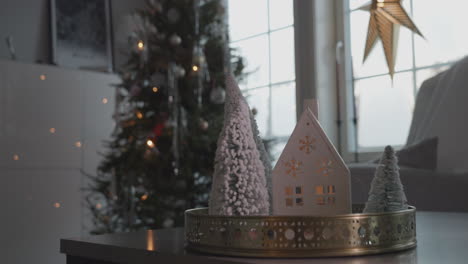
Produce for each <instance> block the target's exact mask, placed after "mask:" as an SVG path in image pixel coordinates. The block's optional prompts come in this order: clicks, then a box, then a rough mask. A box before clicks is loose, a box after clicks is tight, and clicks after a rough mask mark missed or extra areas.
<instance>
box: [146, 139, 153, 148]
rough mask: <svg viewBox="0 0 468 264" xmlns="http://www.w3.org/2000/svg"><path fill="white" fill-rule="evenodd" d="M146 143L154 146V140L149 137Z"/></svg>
mask: <svg viewBox="0 0 468 264" xmlns="http://www.w3.org/2000/svg"><path fill="white" fill-rule="evenodd" d="M146 145H148V147H150V148H154V142H153V141H152V140H151V139H148V140H147V141H146Z"/></svg>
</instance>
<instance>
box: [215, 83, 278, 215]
mask: <svg viewBox="0 0 468 264" xmlns="http://www.w3.org/2000/svg"><path fill="white" fill-rule="evenodd" d="M226 83H227V85H226V89H227V101H226V105H225V117H224V126H223V129H222V131H221V134H220V136H219V140H218V148H217V150H216V159H215V171H214V175H213V186H212V190H211V194H210V208H209V211H210V214H213V215H268V214H269V213H270V196H269V191H268V189H269V188H268V186H267V177H268V178H269V177H270V175H269V174H266V173H269V171H270V170H271V169H270V165H269V164H268V163H269V162H268V155H267V154H266V151H265V147H264V146H263V142H262V141H261V140H260V137H259V136H258V129H257V128H256V127H257V125H256V122H255V119H253V117H252V115H251V111H250V109H249V106H248V104H247V102H246V100H245V98H244V97H243V96H242V93H241V91H240V89H239V87H238V86H237V84H236V82H235V81H234V79H233V78H232V77H231V76H228V77H227V82H226ZM262 158H263V160H262ZM264 161H265V163H264ZM265 164H267V165H265Z"/></svg>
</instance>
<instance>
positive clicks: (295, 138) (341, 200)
mask: <svg viewBox="0 0 468 264" xmlns="http://www.w3.org/2000/svg"><path fill="white" fill-rule="evenodd" d="M272 177H273V192H272V193H273V214H274V215H337V214H347V213H350V212H351V190H350V188H351V187H350V173H349V170H348V167H347V166H346V164H345V163H344V161H343V159H342V158H341V156H340V155H339V154H338V152H337V151H336V149H335V147H334V146H333V144H332V143H331V141H330V140H329V139H328V137H327V136H326V134H325V132H324V131H323V129H322V127H321V126H320V124H319V121H318V120H317V118H316V117H315V115H314V114H313V113H312V111H311V110H310V108H307V109H306V110H305V111H304V112H303V114H302V116H301V118H300V119H299V122H298V123H297V125H296V128H295V129H294V131H293V133H292V135H291V137H290V138H289V141H288V143H287V145H286V147H285V148H284V150H283V153H281V156H280V158H279V160H278V162H277V163H276V166H275V168H274V169H273V173H272Z"/></svg>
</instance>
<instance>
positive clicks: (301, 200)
mask: <svg viewBox="0 0 468 264" xmlns="http://www.w3.org/2000/svg"><path fill="white" fill-rule="evenodd" d="M296 205H298V206H303V205H304V200H303V199H302V198H296Z"/></svg>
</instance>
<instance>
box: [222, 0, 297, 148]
mask: <svg viewBox="0 0 468 264" xmlns="http://www.w3.org/2000/svg"><path fill="white" fill-rule="evenodd" d="M228 4H229V34H230V41H231V42H230V45H231V47H232V48H234V49H236V50H237V52H238V54H240V55H242V56H243V57H244V59H245V61H246V66H247V67H246V72H247V73H249V74H248V75H247V76H246V78H245V80H244V81H243V82H242V83H240V84H239V85H240V87H241V89H242V91H243V93H244V95H245V96H246V98H247V101H248V102H249V105H250V107H251V108H252V109H255V111H254V112H256V116H255V118H256V120H257V124H258V127H259V130H260V133H261V136H262V137H264V138H269V139H276V140H277V141H276V142H277V143H278V144H275V146H274V149H273V153H272V154H274V156H279V154H280V152H281V151H282V149H283V148H284V146H285V144H286V141H287V139H288V137H289V136H290V134H291V132H292V130H293V129H294V126H295V124H296V90H295V64H294V28H293V21H294V19H293V1H292V0H255V1H251V0H229V1H228Z"/></svg>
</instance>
